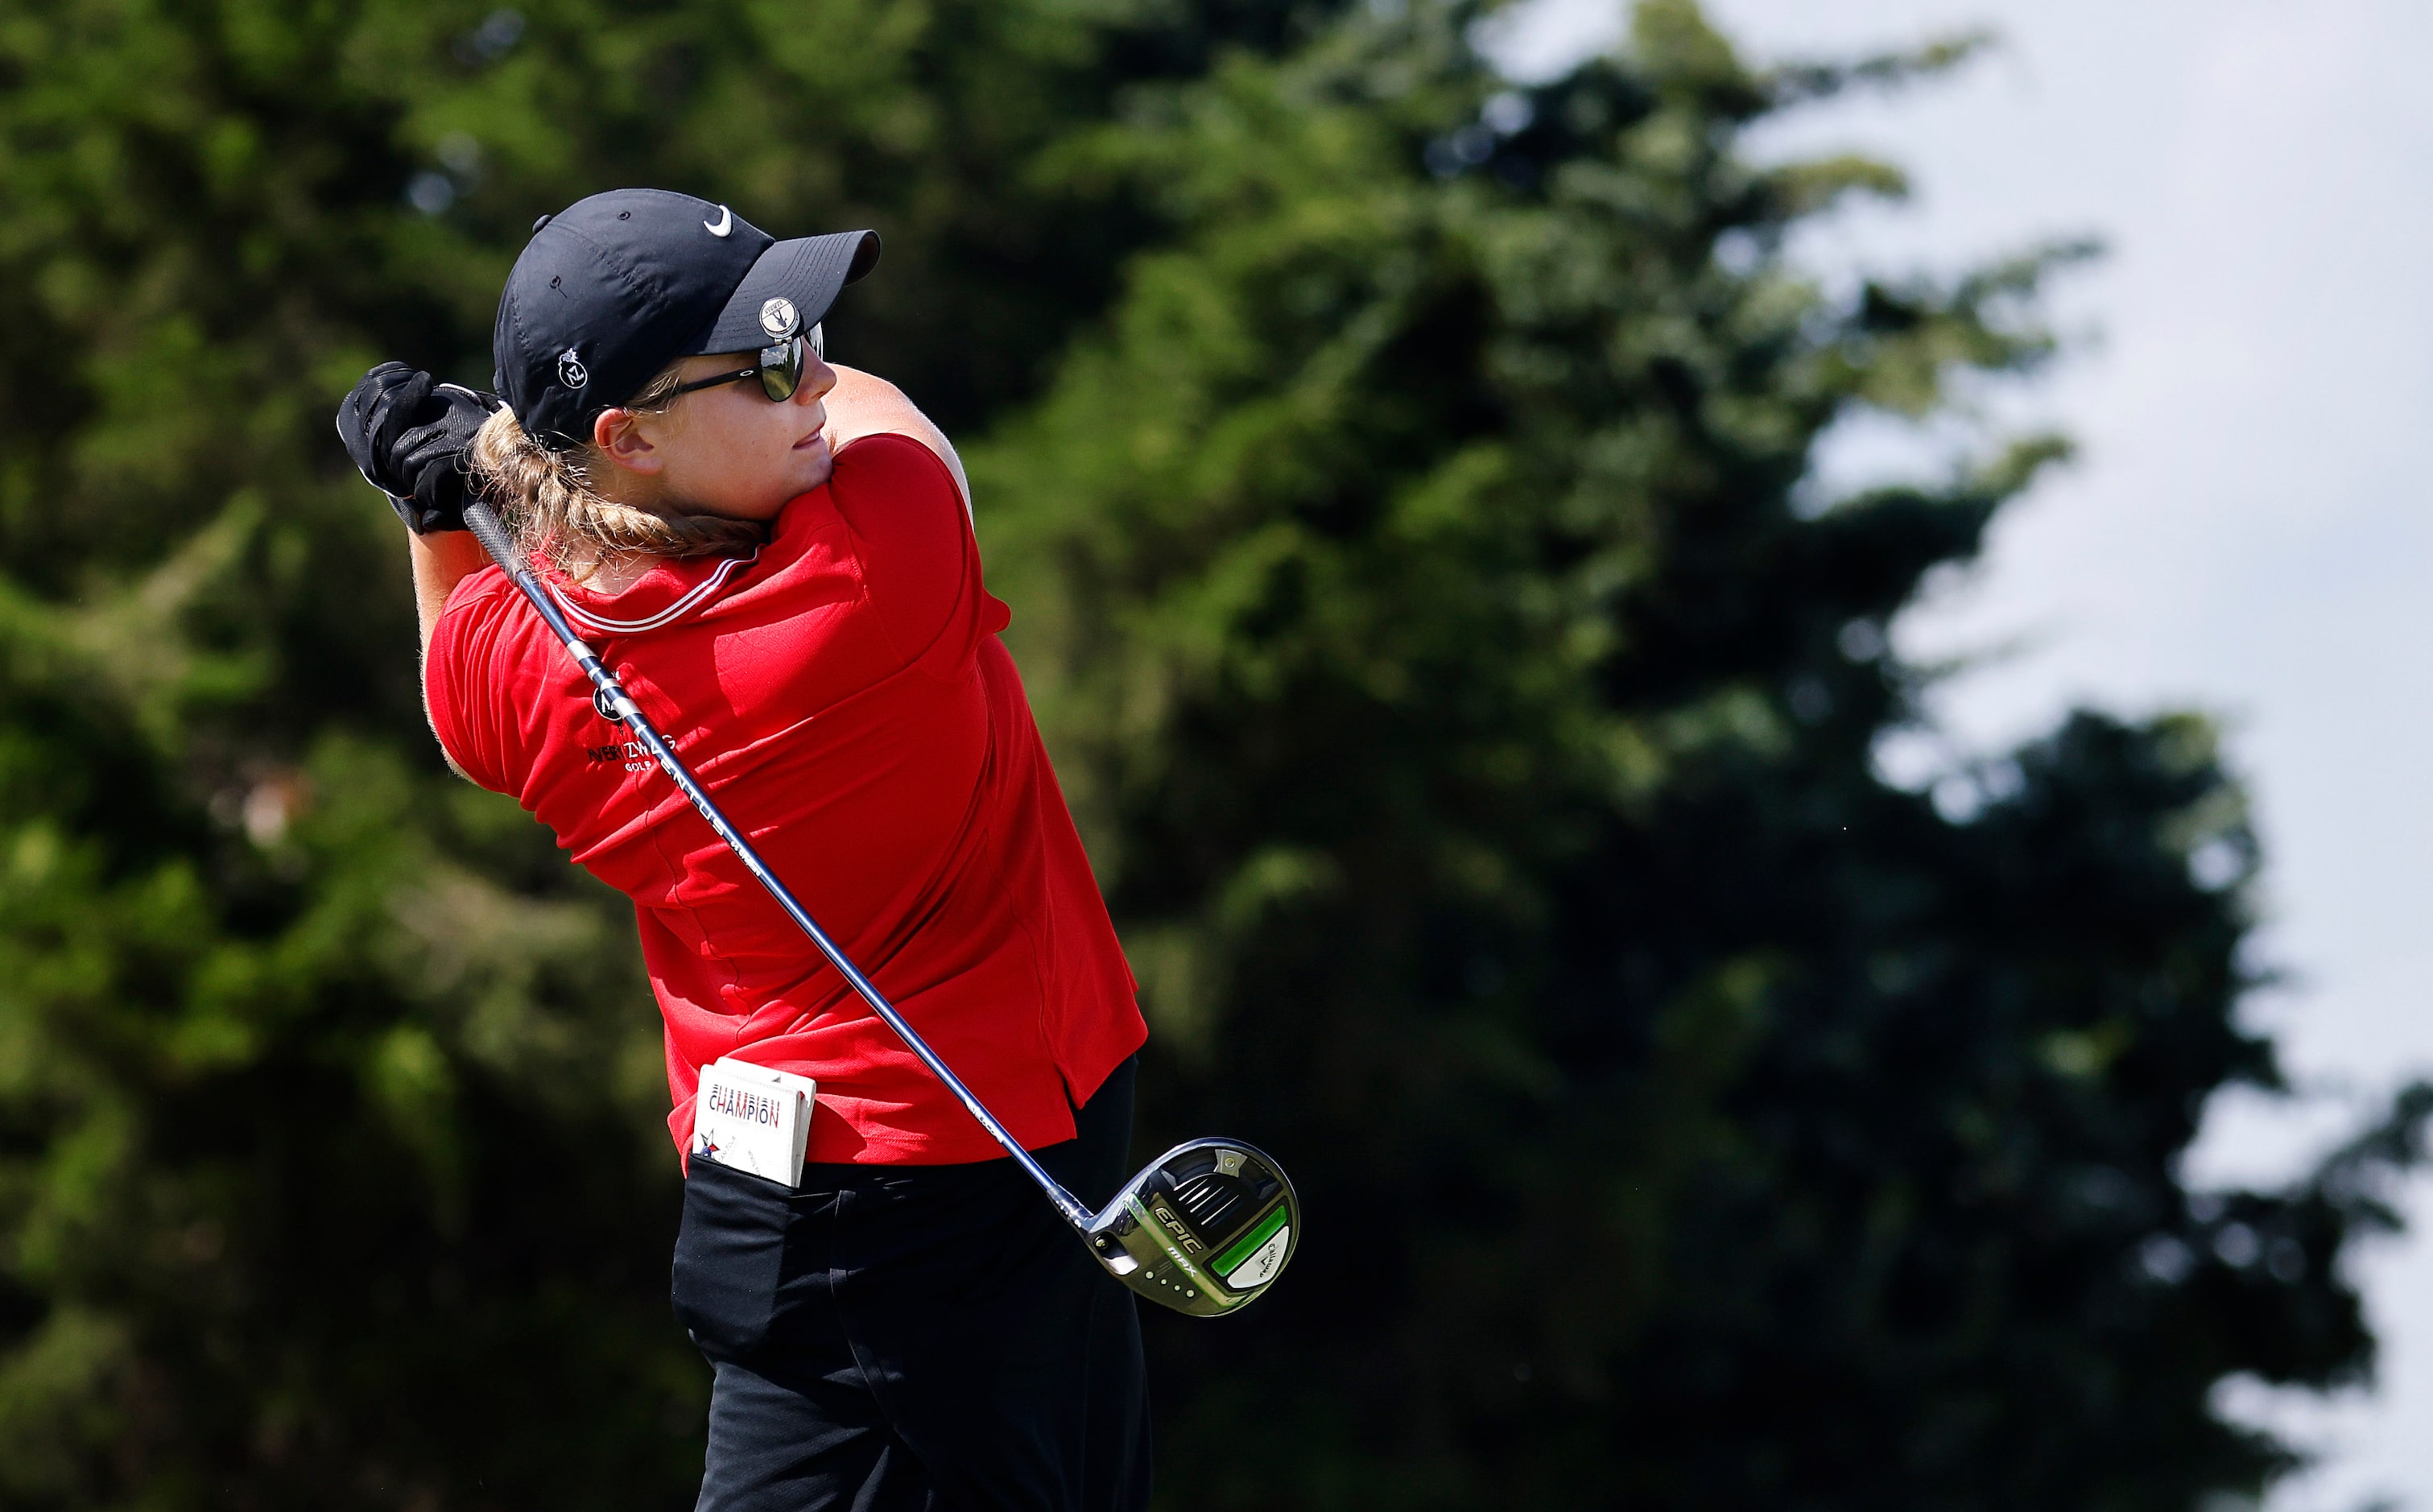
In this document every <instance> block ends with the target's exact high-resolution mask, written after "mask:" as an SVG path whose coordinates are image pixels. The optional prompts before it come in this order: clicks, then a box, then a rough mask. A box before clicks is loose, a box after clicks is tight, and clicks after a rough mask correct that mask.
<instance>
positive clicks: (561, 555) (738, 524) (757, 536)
mask: <svg viewBox="0 0 2433 1512" xmlns="http://www.w3.org/2000/svg"><path fill="white" fill-rule="evenodd" d="M676 382H677V380H676V375H675V374H674V373H673V372H668V373H662V374H660V375H659V376H658V377H657V378H655V379H654V380H652V381H651V382H650V383H649V384H648V385H646V386H645V387H644V388H643V390H642V391H641V392H640V393H639V394H637V395H635V396H634V397H633V398H632V399H629V400H627V401H626V402H625V404H624V405H622V406H621V407H622V408H625V409H634V410H644V409H655V408H657V407H659V406H660V405H662V404H665V403H666V402H667V401H668V400H669V399H671V398H672V397H673V396H674V391H675V385H676ZM586 450H588V449H586ZM470 461H471V464H472V467H471V471H472V475H473V482H474V484H475V485H476V486H478V487H479V488H480V489H481V490H482V492H483V494H484V495H485V496H486V497H487V498H488V499H489V500H490V501H491V502H492V503H493V504H494V505H496V506H497V508H498V510H499V513H500V515H501V516H502V518H504V519H505V520H506V522H507V525H508V527H509V528H510V529H512V530H513V531H514V532H515V535H516V544H517V545H519V546H520V547H522V548H523V549H524V551H525V552H529V553H532V554H536V555H539V556H542V557H545V558H546V559H547V560H548V561H549V563H550V564H551V565H552V566H553V567H555V568H556V569H558V570H559V571H561V572H563V573H565V574H566V575H567V576H568V577H570V578H572V579H573V580H575V581H576V582H578V583H579V582H581V581H583V580H584V579H585V578H587V577H589V576H590V575H591V574H592V573H593V572H595V571H597V570H598V569H600V567H601V566H602V565H603V564H604V563H606V562H608V561H611V560H614V559H616V558H619V557H626V556H640V555H648V556H748V555H750V554H751V552H752V551H753V549H754V548H756V547H757V546H758V545H759V544H760V543H761V542H762V541H765V540H766V539H768V530H767V527H765V526H763V525H761V524H759V523H757V521H753V520H747V519H728V518H724V517H723V516H719V515H682V514H674V513H669V514H661V513H658V512H657V511H655V510H650V509H641V508H637V507H636V506H634V505H632V504H621V503H618V502H616V501H614V500H611V499H608V498H605V497H604V496H603V495H602V494H601V493H600V491H599V490H598V489H596V488H594V487H592V485H591V479H590V474H589V469H588V467H587V466H586V457H585V456H584V455H583V454H582V453H572V452H561V451H553V450H550V449H549V448H548V447H545V446H543V445H541V444H540V443H539V442H538V441H536V440H534V439H533V438H532V437H531V436H530V435H528V434H526V433H525V432H524V428H523V427H522V426H521V425H520V424H519V423H518V422H517V420H516V417H515V415H514V413H513V412H512V411H509V410H505V409H501V410H499V411H497V412H495V413H493V414H492V415H491V416H490V417H489V419H488V420H487V421H486V422H485V423H484V425H483V426H482V429H481V430H480V431H479V432H477V433H475V434H474V436H473V448H472V451H471V454H470Z"/></svg>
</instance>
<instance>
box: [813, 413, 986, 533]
mask: <svg viewBox="0 0 2433 1512" xmlns="http://www.w3.org/2000/svg"><path fill="white" fill-rule="evenodd" d="M828 486H829V488H830V490H831V491H832V492H834V493H836V494H837V495H839V496H854V495H859V496H864V497H867V496H869V495H872V494H884V493H894V494H902V495H912V496H918V495H922V494H943V496H944V498H945V499H947V500H948V501H950V502H952V503H953V504H954V506H955V509H956V512H957V513H959V514H960V513H961V510H962V495H961V492H960V491H958V490H957V488H956V487H955V477H954V474H953V473H951V472H948V471H947V470H946V465H945V464H944V462H942V461H940V460H939V459H938V454H937V453H936V452H934V451H932V450H929V449H928V448H927V447H926V446H923V445H922V444H921V443H920V442H918V441H916V440H914V439H913V438H912V437H910V436H909V435H904V434H901V433H896V432H893V431H880V432H877V433H874V434H870V435H863V436H857V437H855V438H854V439H853V440H850V441H848V442H846V443H845V444H844V445H843V446H842V448H840V449H839V450H838V451H837V454H836V470H835V471H834V472H833V473H832V474H831V475H830V477H829V481H828Z"/></svg>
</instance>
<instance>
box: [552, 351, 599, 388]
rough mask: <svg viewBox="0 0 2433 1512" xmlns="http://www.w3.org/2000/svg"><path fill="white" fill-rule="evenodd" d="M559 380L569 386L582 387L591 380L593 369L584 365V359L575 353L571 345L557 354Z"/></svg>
mask: <svg viewBox="0 0 2433 1512" xmlns="http://www.w3.org/2000/svg"><path fill="white" fill-rule="evenodd" d="M557 381H558V382H561V383H564V384H565V385H566V386H567V387H569V388H581V387H582V386H583V385H584V384H586V383H588V382H591V369H590V368H588V367H586V366H584V365H583V359H582V358H580V357H578V356H576V355H575V354H574V348H571V347H569V348H566V349H565V350H564V351H562V352H559V353H558V354H557Z"/></svg>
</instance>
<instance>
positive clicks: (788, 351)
mask: <svg viewBox="0 0 2433 1512" xmlns="http://www.w3.org/2000/svg"><path fill="white" fill-rule="evenodd" d="M802 383H803V338H802V337H800V336H796V337H794V338H793V339H792V340H791V341H787V342H783V343H780V344H779V345H777V346H774V347H764V348H761V351H760V389H761V392H763V393H765V394H767V395H768V396H769V397H770V398H771V399H774V400H776V401H777V402H779V403H783V402H785V401H786V400H787V399H792V398H793V397H794V390H795V389H797V388H800V387H801V386H802Z"/></svg>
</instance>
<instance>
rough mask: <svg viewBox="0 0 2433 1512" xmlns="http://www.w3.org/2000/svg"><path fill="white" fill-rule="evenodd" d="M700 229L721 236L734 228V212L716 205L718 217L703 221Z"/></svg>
mask: <svg viewBox="0 0 2433 1512" xmlns="http://www.w3.org/2000/svg"><path fill="white" fill-rule="evenodd" d="M701 229H703V230H706V231H707V232H708V233H709V234H710V235H712V236H723V235H725V234H726V233H727V232H729V231H731V230H733V229H735V212H733V211H731V210H729V209H727V208H726V207H725V206H724V205H721V206H719V207H718V219H716V220H706V221H703V222H702V223H701Z"/></svg>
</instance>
